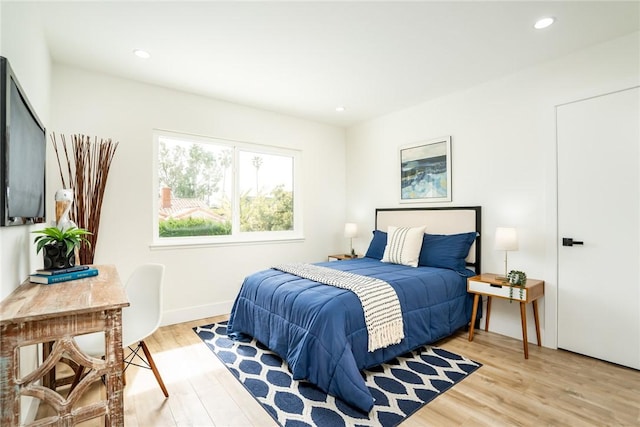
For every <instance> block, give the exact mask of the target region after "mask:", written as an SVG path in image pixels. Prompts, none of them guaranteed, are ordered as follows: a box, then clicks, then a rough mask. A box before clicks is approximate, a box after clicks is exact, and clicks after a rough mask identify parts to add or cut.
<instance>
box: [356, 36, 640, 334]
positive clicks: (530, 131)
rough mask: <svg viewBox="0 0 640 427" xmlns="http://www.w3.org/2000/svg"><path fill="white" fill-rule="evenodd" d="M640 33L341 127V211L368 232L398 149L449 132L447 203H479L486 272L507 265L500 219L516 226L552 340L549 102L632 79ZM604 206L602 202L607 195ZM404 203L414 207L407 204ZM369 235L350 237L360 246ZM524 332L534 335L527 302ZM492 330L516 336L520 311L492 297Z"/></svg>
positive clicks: (386, 203)
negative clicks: (538, 282) (497, 234)
mask: <svg viewBox="0 0 640 427" xmlns="http://www.w3.org/2000/svg"><path fill="white" fill-rule="evenodd" d="M639 40H640V35H639V34H638V33H634V34H631V35H628V36H626V37H623V38H620V39H616V40H613V41H610V42H608V43H604V44H601V45H597V46H593V47H592V48H589V49H586V50H584V51H580V52H577V53H575V54H572V55H571V56H568V57H565V58H562V59H560V60H557V61H554V62H550V63H547V64H545V65H543V66H539V67H536V68H532V69H529V70H526V71H524V72H520V73H518V74H514V75H511V76H509V77H507V78H503V79H499V80H495V81H491V82H489V83H486V84H483V85H480V86H476V87H474V88H471V89H469V90H465V91H462V92H458V93H455V94H452V95H450V96H446V97H442V98H440V99H436V100H433V101H431V102H427V103H424V104H420V105H418V106H415V107H413V108H409V109H406V110H403V111H398V112H395V113H393V114H389V115H386V116H384V117H380V118H377V119H375V120H371V121H368V122H365V123H362V124H360V125H358V126H355V127H353V128H351V129H349V130H348V132H347V201H348V202H347V217H348V218H349V219H350V220H351V221H356V222H358V223H359V225H360V229H364V230H372V229H373V226H374V223H373V214H372V212H373V210H374V209H375V208H376V207H395V206H399V205H400V204H399V202H398V200H399V195H398V188H399V182H398V177H399V171H398V147H399V146H401V145H404V144H409V143H413V142H420V141H424V140H428V139H432V138H434V137H439V136H442V135H451V136H452V151H453V154H452V159H453V164H452V170H453V202H452V203H450V204H442V205H454V206H455V205H458V206H462V205H480V206H482V208H483V212H482V215H483V230H482V231H483V233H482V234H483V235H482V241H483V250H482V251H483V254H482V256H483V271H484V272H497V273H500V272H501V271H503V268H504V264H503V256H504V253H502V252H497V251H495V250H494V249H493V235H494V231H495V228H496V227H498V226H514V227H516V228H517V229H518V233H519V240H520V250H519V251H517V252H511V253H510V254H509V269H512V268H513V269H517V270H522V271H525V272H526V273H527V275H528V276H529V277H533V278H539V279H543V280H545V282H546V293H545V297H544V299H543V300H542V304H541V318H542V327H543V345H546V346H550V347H555V346H556V332H557V331H556V329H557V328H556V324H557V322H556V299H557V277H556V275H557V273H556V271H557V257H556V242H557V240H556V237H557V236H556V162H555V144H556V140H555V122H554V120H555V109H554V106H555V105H557V104H560V103H563V102H568V101H572V100H576V99H580V98H584V97H588V96H593V95H597V94H601V93H606V92H609V91H612V90H617V89H621V88H625V87H631V86H634V85H637V84H638V83H639V80H640V69H639V64H640V62H639V59H640V58H639V55H640V54H639V52H640V42H639ZM603 202H604V203H606V201H603ZM403 206H416V205H415V204H403ZM368 242H369V239H365V238H361V239H356V240H354V246H355V245H357V248H358V250H359V252H363V251H365V250H366V248H367V245H368ZM528 310H529V317H530V318H531V319H530V320H529V326H530V328H531V329H530V330H529V334H528V336H529V337H533V339H534V340H535V334H534V329H533V319H532V314H531V312H530V311H531V309H528ZM491 319H492V321H491V325H490V328H491V330H492V331H495V332H499V333H503V334H506V335H510V336H513V337H516V338H521V336H522V335H521V329H520V322H519V314H518V310H517V308H515V307H514V306H513V305H511V306H510V305H509V303H508V301H504V300H502V301H496V303H495V304H493V309H492V314H491Z"/></svg>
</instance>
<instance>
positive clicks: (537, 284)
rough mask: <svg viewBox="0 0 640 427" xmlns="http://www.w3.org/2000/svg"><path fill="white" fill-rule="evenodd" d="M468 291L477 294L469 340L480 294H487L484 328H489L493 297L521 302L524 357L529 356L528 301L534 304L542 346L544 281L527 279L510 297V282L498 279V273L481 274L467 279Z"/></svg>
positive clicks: (515, 288) (470, 339)
mask: <svg viewBox="0 0 640 427" xmlns="http://www.w3.org/2000/svg"><path fill="white" fill-rule="evenodd" d="M467 292H469V293H471V294H475V295H474V297H473V313H472V314H471V326H470V328H469V341H473V331H474V326H475V325H474V324H475V322H474V319H475V318H476V314H477V313H478V300H479V299H480V295H486V296H487V316H486V322H485V325H484V330H485V331H488V330H489V318H490V317H491V298H493V297H496V298H502V299H512V300H513V301H516V302H519V303H520V321H521V323H522V347H523V348H524V358H525V359H528V358H529V342H528V340H527V311H526V308H527V303H532V305H533V318H534V320H535V322H536V338H537V340H538V347H539V346H540V317H539V316H538V298H540V297H542V296H543V295H544V281H543V280H537V279H527V284H526V286H525V288H524V289H523V290H522V297H520V288H519V287H517V286H516V287H514V288H513V296H512V298H509V283H507V282H505V281H503V280H500V279H498V275H496V274H488V273H487V274H480V275H479V276H473V277H470V278H469V279H467Z"/></svg>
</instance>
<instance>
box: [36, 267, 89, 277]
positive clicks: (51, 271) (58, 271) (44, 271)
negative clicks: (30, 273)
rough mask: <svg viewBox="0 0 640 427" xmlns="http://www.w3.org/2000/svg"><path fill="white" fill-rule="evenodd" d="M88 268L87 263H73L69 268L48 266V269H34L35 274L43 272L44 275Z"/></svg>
mask: <svg viewBox="0 0 640 427" xmlns="http://www.w3.org/2000/svg"><path fill="white" fill-rule="evenodd" d="M88 268H89V266H88V265H75V266H73V267H69V268H50V269H48V270H47V269H42V270H36V272H35V274H44V275H46V276H53V275H55V274H66V273H73V272H74V271H81V270H86V269H88Z"/></svg>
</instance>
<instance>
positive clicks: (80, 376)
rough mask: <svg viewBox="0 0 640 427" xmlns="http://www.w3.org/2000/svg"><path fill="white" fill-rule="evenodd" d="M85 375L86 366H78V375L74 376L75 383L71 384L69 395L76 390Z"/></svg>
mask: <svg viewBox="0 0 640 427" xmlns="http://www.w3.org/2000/svg"><path fill="white" fill-rule="evenodd" d="M83 373H84V366H82V365H78V368H77V369H76V373H75V375H74V376H73V382H72V383H71V388H70V389H69V393H71V392H72V391H73V389H74V388H76V386H77V385H78V384H79V383H80V380H81V379H82V374H83Z"/></svg>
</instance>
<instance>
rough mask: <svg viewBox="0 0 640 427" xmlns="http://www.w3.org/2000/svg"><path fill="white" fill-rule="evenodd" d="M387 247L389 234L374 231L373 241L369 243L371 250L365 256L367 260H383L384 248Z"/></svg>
mask: <svg viewBox="0 0 640 427" xmlns="http://www.w3.org/2000/svg"><path fill="white" fill-rule="evenodd" d="M386 246H387V233H386V232H384V231H380V230H374V231H373V239H371V243H369V249H367V253H366V254H365V255H364V256H366V257H367V258H374V259H382V256H383V255H384V248H385V247H386Z"/></svg>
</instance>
